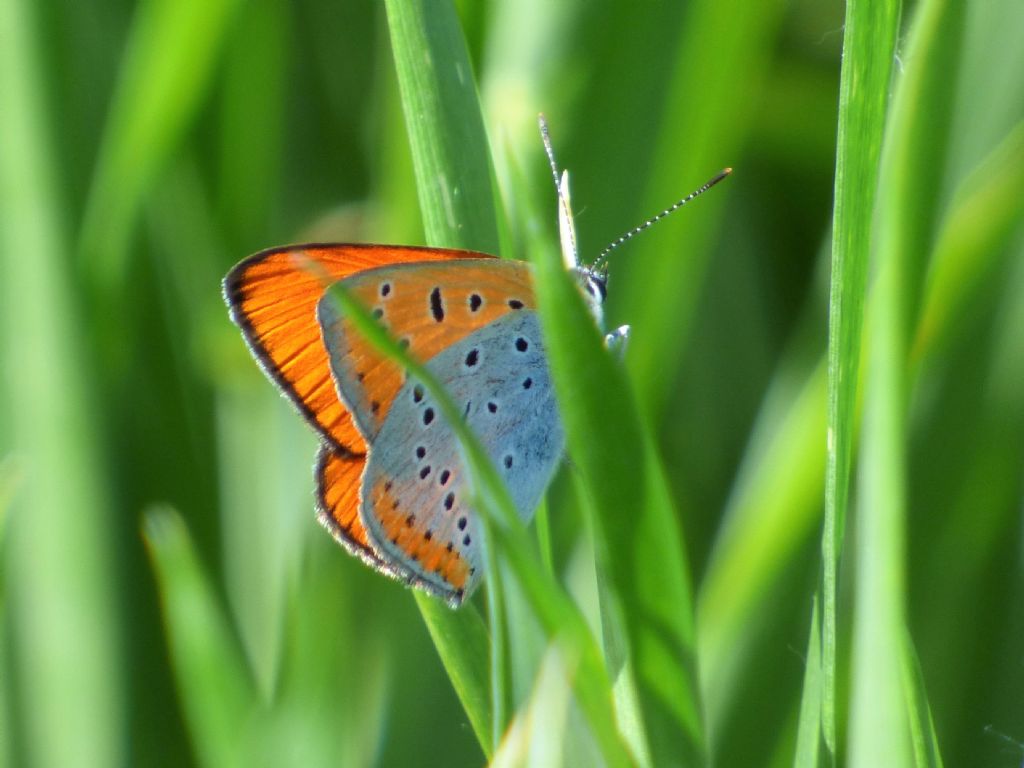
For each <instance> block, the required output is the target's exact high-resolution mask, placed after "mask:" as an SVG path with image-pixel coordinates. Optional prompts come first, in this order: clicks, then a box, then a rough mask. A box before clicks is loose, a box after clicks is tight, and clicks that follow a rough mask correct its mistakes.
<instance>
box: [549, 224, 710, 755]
mask: <svg viewBox="0 0 1024 768" xmlns="http://www.w3.org/2000/svg"><path fill="white" fill-rule="evenodd" d="M531 252H532V253H534V254H535V258H536V259H537V299H538V305H539V308H540V313H541V318H542V327H543V329H544V338H545V346H546V348H547V351H548V356H549V362H550V365H551V371H552V376H553V378H554V381H555V387H556V391H557V392H558V395H559V406H560V411H561V414H562V418H563V420H564V423H565V427H566V438H567V441H568V446H569V452H570V454H571V455H572V457H573V460H574V462H575V463H576V465H577V466H578V468H579V471H580V473H581V474H582V476H583V478H584V481H585V483H586V486H587V488H588V491H589V495H590V501H591V503H592V504H593V507H594V509H595V510H596V511H597V514H596V520H595V523H596V525H595V531H596V533H597V536H598V539H599V544H598V549H599V553H600V561H599V567H602V568H606V569H607V572H608V577H609V581H610V583H611V585H612V586H613V590H612V591H613V593H614V594H615V596H616V600H615V601H614V602H615V603H616V604H614V605H612V606H606V607H605V608H603V610H604V611H605V612H606V619H608V618H610V619H611V620H613V621H622V622H623V623H624V626H625V630H626V634H627V637H628V641H629V652H630V655H631V658H630V661H631V665H632V669H633V672H634V674H635V676H636V680H637V684H638V688H639V694H640V704H641V710H642V713H643V720H644V726H645V728H646V738H647V741H648V743H649V746H650V751H651V757H652V759H653V761H654V764H655V765H666V764H680V765H700V764H702V763H703V762H704V761H705V760H706V755H705V749H706V747H705V739H704V733H703V724H702V716H701V707H700V697H699V692H698V685H697V679H696V660H695V658H694V643H695V640H694V634H695V632H694V626H693V602H692V595H691V590H690V584H689V573H688V567H687V563H686V558H685V554H684V553H685V545H684V542H683V537H682V533H681V531H680V530H679V525H678V522H677V519H676V516H675V512H674V510H673V508H672V503H671V499H670V494H669V491H668V487H667V484H666V481H665V477H664V474H663V470H662V467H661V462H660V459H659V457H658V455H657V453H656V451H655V449H654V445H653V440H652V439H651V437H650V435H649V433H648V432H646V431H645V429H644V428H643V426H642V422H641V418H640V413H639V409H638V407H637V405H636V402H635V400H634V397H633V393H632V391H631V389H630V386H629V384H628V382H627V379H626V376H625V373H624V371H623V369H622V367H621V366H620V365H619V364H618V363H617V362H616V361H615V360H614V359H613V358H612V356H611V355H610V354H609V353H608V352H607V351H606V350H605V349H604V345H603V341H602V339H601V337H600V334H599V333H598V331H597V329H596V328H595V326H594V322H593V318H592V317H591V315H590V313H589V312H588V311H587V309H586V308H585V306H584V304H583V300H582V296H581V295H580V291H579V288H578V286H577V285H576V284H575V282H574V280H573V278H572V277H571V276H570V275H569V274H568V273H567V272H566V271H565V268H564V265H563V264H562V261H561V258H560V257H559V255H558V253H557V252H556V251H555V249H553V248H551V247H547V246H546V244H545V243H544V242H543V241H542V239H541V238H535V242H534V243H533V247H532V248H531ZM608 614H610V616H609V615H608ZM613 662H614V660H613ZM615 671H616V672H617V670H615Z"/></svg>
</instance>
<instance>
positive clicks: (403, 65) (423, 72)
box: [385, 0, 499, 253]
mask: <svg viewBox="0 0 1024 768" xmlns="http://www.w3.org/2000/svg"><path fill="white" fill-rule="evenodd" d="M385 7H386V8H387V14H388V27H389V29H390V32H391V47H392V51H393V53H394V56H395V69H396V70H397V71H398V85H399V89H400V91H401V95H402V109H403V111H404V112H405V122H406V129H407V130H408V132H409V143H410V145H411V147H412V157H413V167H414V169H415V172H416V187H417V189H418V191H419V197H420V212H421V214H422V215H423V228H424V232H425V233H426V236H427V241H428V242H429V244H430V245H433V246H436V247H448V248H471V249H474V250H478V251H483V252H484V253H498V244H499V238H498V225H497V216H496V212H495V205H494V201H495V193H494V188H493V185H492V183H491V179H492V171H491V164H490V159H489V158H490V155H489V151H488V146H487V135H486V133H485V132H484V123H483V117H482V116H481V114H480V104H479V102H478V100H477V94H476V84H475V81H474V79H473V70H472V66H471V65H470V62H469V55H468V53H467V52H466V42H465V40H464V39H463V37H462V31H461V29H460V28H459V22H458V18H457V17H456V15H455V10H454V8H453V7H452V4H451V3H450V2H447V1H445V2H425V0H409V1H403V2H399V0H387V1H386V2H385Z"/></svg>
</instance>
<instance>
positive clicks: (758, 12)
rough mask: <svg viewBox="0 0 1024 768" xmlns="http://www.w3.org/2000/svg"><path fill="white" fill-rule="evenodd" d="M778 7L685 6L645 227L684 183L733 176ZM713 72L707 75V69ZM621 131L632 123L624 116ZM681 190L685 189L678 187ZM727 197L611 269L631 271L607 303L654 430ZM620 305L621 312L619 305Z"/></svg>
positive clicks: (711, 2) (711, 201)
mask: <svg viewBox="0 0 1024 768" xmlns="http://www.w3.org/2000/svg"><path fill="white" fill-rule="evenodd" d="M786 7H787V6H786V3H784V2H780V1H779V0H770V1H769V2H763V1H758V0H755V1H754V2H744V3H742V4H740V5H737V4H734V3H732V4H726V3H720V2H716V1H715V0H698V1H697V2H692V3H690V4H689V7H688V9H687V16H686V23H685V25H684V26H683V27H682V28H681V34H680V38H679V41H678V43H677V45H676V48H675V51H676V59H675V61H674V62H673V65H672V66H673V71H672V73H671V75H670V79H669V82H668V83H667V86H666V88H665V91H664V101H663V104H664V106H663V109H664V114H663V115H662V116H661V117H660V125H659V131H658V134H659V135H658V136H657V139H656V141H655V143H654V149H653V151H652V152H651V155H650V158H649V163H650V167H649V169H648V173H646V174H645V180H646V184H645V189H644V192H643V194H642V195H641V197H640V200H639V206H638V207H639V210H637V211H635V212H634V214H633V217H634V218H636V219H637V220H642V219H643V218H644V217H646V216H649V215H650V214H651V212H652V211H658V210H661V209H662V208H663V207H664V206H665V205H667V204H668V203H669V202H671V201H672V200H675V199H677V198H678V197H679V193H680V189H679V183H680V179H681V178H686V179H691V180H693V181H697V180H700V179H704V178H707V176H708V175H709V174H710V172H713V170H714V169H717V168H721V167H723V166H732V165H734V164H735V163H736V162H737V155H738V154H739V152H740V149H741V147H742V145H743V142H744V140H745V138H746V134H747V132H748V131H749V130H750V126H751V125H752V124H753V123H754V122H755V121H754V120H751V119H750V116H751V115H750V113H751V110H752V109H754V108H755V105H756V103H757V102H756V100H755V99H754V98H752V96H753V95H754V94H757V93H758V92H759V82H760V78H761V77H763V76H764V73H766V72H768V71H769V70H770V68H771V65H770V63H769V59H770V56H771V51H772V47H773V44H774V38H775V35H776V34H777V30H778V28H779V23H780V21H781V20H782V18H783V14H784V13H785V12H786ZM708 62H713V66H708ZM624 117H625V119H626V123H627V126H625V127H623V131H625V132H626V133H627V134H630V133H632V132H633V131H634V130H635V128H629V127H628V125H630V124H632V123H635V122H636V116H635V115H631V114H627V115H625V116H624ZM684 186H685V185H684ZM728 194H729V192H728V190H724V189H723V190H717V191H716V192H715V194H714V195H710V196H708V197H707V198H706V199H704V200H701V202H700V213H699V215H698V214H694V213H693V212H692V211H691V212H690V214H687V215H683V216H678V217H676V220H675V221H674V222H672V223H666V224H665V225H664V226H663V227H662V229H661V230H660V231H659V232H658V235H657V237H656V238H648V239H646V240H644V239H640V240H638V241H637V242H636V243H635V245H634V246H633V250H632V253H631V254H630V255H629V258H628V259H623V260H622V261H621V262H619V266H618V267H617V269H622V270H626V271H632V270H636V271H637V272H639V273H640V274H639V275H636V274H632V272H631V277H630V278H628V279H624V280H622V285H623V286H624V290H623V292H622V294H621V295H620V296H614V295H613V297H612V299H611V300H612V303H613V305H615V306H617V307H618V306H621V307H622V316H623V317H624V318H626V319H628V321H629V322H630V323H632V324H633V327H634V330H635V333H634V334H633V338H632V340H631V341H630V346H629V351H628V353H627V358H628V360H629V370H630V374H631V377H632V379H633V381H634V382H636V386H637V392H638V400H639V402H640V405H641V407H643V408H644V410H645V411H646V412H647V413H648V414H651V415H652V416H653V417H654V419H652V423H658V422H657V417H658V416H659V415H660V414H661V413H662V412H663V409H664V406H665V402H666V400H667V398H668V397H669V394H670V389H669V388H670V387H671V382H673V381H674V377H673V376H672V375H666V371H668V372H675V371H676V370H677V369H678V367H679V363H680V361H681V360H682V358H683V355H684V354H685V352H686V349H687V345H686V344H685V343H672V344H666V343H664V342H665V339H686V338H687V335H688V332H689V327H690V325H691V323H692V320H693V316H694V312H695V311H696V309H697V299H698V297H699V296H700V290H701V285H702V284H703V275H704V272H705V271H706V269H707V265H708V263H709V259H710V256H711V249H709V248H708V247H707V244H708V242H709V241H710V238H711V235H712V233H713V232H714V230H715V227H716V226H717V223H718V216H719V215H720V212H721V211H722V210H723V208H722V205H723V203H724V201H725V196H726V195H728ZM618 302H621V304H618Z"/></svg>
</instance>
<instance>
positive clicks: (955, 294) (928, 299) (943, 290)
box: [910, 122, 1024, 367]
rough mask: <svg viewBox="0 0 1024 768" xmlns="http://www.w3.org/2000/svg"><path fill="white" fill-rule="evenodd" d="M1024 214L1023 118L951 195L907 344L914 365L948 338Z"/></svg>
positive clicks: (946, 342)
mask: <svg viewBox="0 0 1024 768" xmlns="http://www.w3.org/2000/svg"><path fill="white" fill-rule="evenodd" d="M1022 219H1024V122H1020V123H1018V124H1017V126H1016V127H1015V128H1014V129H1013V130H1012V131H1010V133H1009V134H1008V135H1007V137H1006V138H1005V139H1003V141H1002V142H1000V143H999V145H998V146H997V147H996V148H995V149H994V150H992V152H991V153H990V154H989V155H988V156H987V157H986V158H984V159H983V160H982V162H981V163H980V164H979V165H978V167H977V168H975V169H974V170H973V171H972V172H971V173H970V174H969V175H968V176H967V178H966V179H965V180H964V182H963V183H962V184H961V185H960V187H959V188H958V189H957V191H956V193H955V194H954V195H953V202H952V205H951V207H950V209H949V211H948V212H947V213H946V215H945V216H944V218H943V225H942V229H941V231H940V233H939V235H938V238H937V241H936V244H935V254H934V256H933V257H932V263H931V264H930V266H929V273H928V278H927V283H926V286H925V297H924V301H923V302H922V308H921V314H920V320H919V323H918V327H917V330H916V332H915V335H914V342H913V346H912V348H911V353H910V354H911V362H912V364H913V365H914V366H915V367H917V366H920V365H921V364H922V362H923V361H924V360H926V358H927V357H929V356H931V355H934V354H936V353H937V352H938V351H939V350H940V349H941V348H942V347H943V346H945V345H946V344H948V342H949V338H950V334H951V332H952V331H953V330H954V329H955V327H956V322H955V321H956V319H957V317H958V316H959V315H960V314H961V313H962V311H963V309H964V308H965V306H966V305H968V304H969V301H970V299H971V297H973V296H975V295H976V294H977V290H978V288H979V286H980V284H981V283H982V281H983V279H984V277H985V276H986V275H989V274H992V273H993V272H994V271H995V269H996V267H997V266H998V265H999V261H998V260H999V258H1000V256H1003V255H1005V254H1006V245H1007V244H1008V242H1009V240H1010V238H1011V237H1012V236H1013V235H1014V233H1015V232H1017V231H1018V230H1019V228H1020V223H1021V220H1022Z"/></svg>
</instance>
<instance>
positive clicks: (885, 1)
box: [821, 0, 900, 756]
mask: <svg viewBox="0 0 1024 768" xmlns="http://www.w3.org/2000/svg"><path fill="white" fill-rule="evenodd" d="M899 19H900V3H899V1H898V0H880V1H879V2H872V1H868V0H853V1H852V2H849V3H848V4H847V6H846V24H845V27H844V34H843V67H842V73H841V76H840V84H839V130H838V137H837V140H836V141H837V149H836V176H835V207H834V210H833V214H832V278H831V288H830V299H829V345H828V374H829V376H828V442H827V445H828V454H827V456H828V460H827V461H828V463H827V468H826V475H825V523H824V531H823V533H822V556H823V561H824V562H823V576H822V633H823V636H822V672H823V675H822V682H823V684H824V691H823V692H822V696H821V701H822V730H823V734H824V738H825V743H826V745H827V746H828V749H829V750H830V752H832V754H833V756H834V754H835V750H836V722H835V717H836V715H835V709H836V705H835V695H836V693H835V685H836V684H835V676H836V671H835V667H836V579H837V571H838V561H839V553H840V552H841V551H842V541H843V530H844V528H845V525H846V509H847V504H848V500H849V483H850V462H851V452H852V449H853V440H854V434H853V433H854V429H855V427H854V408H855V406H856V402H857V383H858V380H859V371H858V367H859V364H860V355H861V329H862V327H863V312H864V295H865V291H866V275H867V264H868V255H869V252H870V247H871V223H872V215H873V210H874V202H875V193H876V190H877V188H878V172H879V156H880V154H881V147H882V134H883V130H884V126H885V119H886V108H887V106H888V101H889V87H890V84H891V80H892V66H893V58H894V56H895V52H896V36H897V32H898V28H899Z"/></svg>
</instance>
